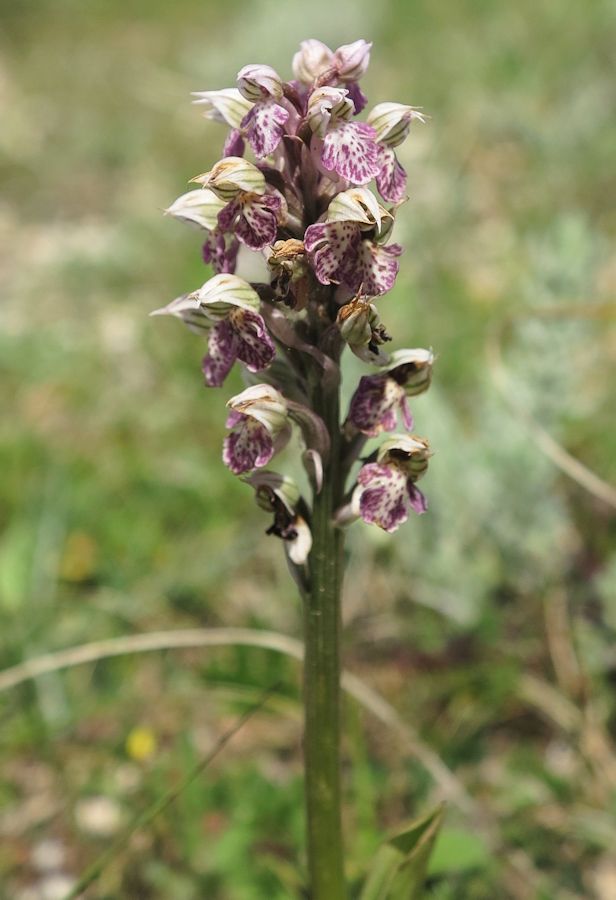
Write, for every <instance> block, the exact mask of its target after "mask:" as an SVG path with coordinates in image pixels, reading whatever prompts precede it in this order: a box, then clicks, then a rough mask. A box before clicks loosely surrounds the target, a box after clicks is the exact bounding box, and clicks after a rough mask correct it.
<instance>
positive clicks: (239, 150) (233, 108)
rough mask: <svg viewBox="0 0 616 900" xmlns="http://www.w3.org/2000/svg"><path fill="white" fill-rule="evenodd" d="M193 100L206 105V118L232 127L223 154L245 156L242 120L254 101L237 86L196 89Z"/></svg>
mask: <svg viewBox="0 0 616 900" xmlns="http://www.w3.org/2000/svg"><path fill="white" fill-rule="evenodd" d="M193 97H196V98H197V99H196V100H194V101H193V102H194V103H195V104H198V105H200V106H204V107H205V111H204V113H203V115H204V117H205V118H206V119H210V120H211V121H213V122H221V123H222V124H224V125H228V126H229V127H230V129H231V131H230V132H229V134H228V136H227V139H226V141H225V144H224V147H223V156H243V155H244V140H243V138H242V133H241V128H240V126H241V123H242V120H243V119H244V118H245V117H246V116H247V114H248V113H249V112H250V110H251V109H252V103H251V102H250V100H247V99H246V98H245V97H243V96H242V94H241V93H240V92H239V91H238V89H237V88H223V89H222V90H221V91H195V92H194V93H193Z"/></svg>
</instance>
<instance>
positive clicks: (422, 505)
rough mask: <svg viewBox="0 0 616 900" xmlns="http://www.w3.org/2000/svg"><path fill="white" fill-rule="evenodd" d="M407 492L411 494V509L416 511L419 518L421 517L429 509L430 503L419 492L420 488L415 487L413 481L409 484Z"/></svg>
mask: <svg viewBox="0 0 616 900" xmlns="http://www.w3.org/2000/svg"><path fill="white" fill-rule="evenodd" d="M407 490H408V494H409V503H410V504H411V509H413V510H415V512H416V513H417V515H418V516H421V515H422V514H423V513H425V512H426V511H427V509H428V501H427V500H426V498H425V497H424V495H423V494H422V492H421V491H420V490H419V488H418V487H415V485H414V484H413V482H412V481H409V482H408V484H407Z"/></svg>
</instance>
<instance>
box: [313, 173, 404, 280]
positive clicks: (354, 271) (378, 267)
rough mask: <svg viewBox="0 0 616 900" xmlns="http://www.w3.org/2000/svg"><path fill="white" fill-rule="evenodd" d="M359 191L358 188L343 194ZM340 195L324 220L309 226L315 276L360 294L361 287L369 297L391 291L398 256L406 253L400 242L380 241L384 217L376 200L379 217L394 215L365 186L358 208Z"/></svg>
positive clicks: (396, 271) (380, 214)
mask: <svg viewBox="0 0 616 900" xmlns="http://www.w3.org/2000/svg"><path fill="white" fill-rule="evenodd" d="M349 193H351V194H357V193H358V191H357V189H354V190H351V191H350V192H349V191H344V192H343V194H344V195H345V197H346V195H348V194H349ZM343 194H339V195H338V196H337V197H336V198H335V200H334V201H332V204H330V209H331V208H332V205H333V206H334V211H333V212H332V215H331V217H330V210H328V214H327V218H326V220H325V221H324V222H318V223H316V224H315V225H310V226H309V227H308V228H307V229H306V234H305V236H304V244H305V247H306V251H307V253H308V257H309V259H310V262H311V264H312V267H313V269H314V272H315V275H316V276H317V278H318V280H319V281H320V282H321V284H341V285H345V286H346V287H347V288H348V289H349V290H350V291H351V292H352V293H354V294H356V293H358V292H359V290H360V289H361V290H362V292H363V293H364V294H365V295H366V296H369V297H377V296H378V295H379V294H384V293H386V292H387V291H389V290H391V288H392V287H393V284H394V281H395V280H396V275H397V274H398V262H397V257H398V256H399V255H400V254H401V253H402V248H401V247H400V245H399V244H389V245H387V246H384V245H383V244H382V243H380V241H381V240H382V237H383V229H382V227H379V226H380V225H381V222H380V218H377V216H376V214H375V213H374V211H373V208H372V207H373V203H374V204H376V208H377V209H378V210H379V213H378V215H379V217H380V216H382V215H385V216H389V217H390V218H391V216H390V214H389V213H387V212H386V210H380V207H378V203H377V201H376V198H375V197H374V195H373V194H371V192H370V191H369V190H368V189H367V188H364V189H362V191H361V195H362V196H363V198H364V202H363V203H356V204H355V207H356V208H355V210H354V211H353V210H352V209H346V207H347V206H349V204H347V203H346V202H344V201H343V200H341V198H342V197H343Z"/></svg>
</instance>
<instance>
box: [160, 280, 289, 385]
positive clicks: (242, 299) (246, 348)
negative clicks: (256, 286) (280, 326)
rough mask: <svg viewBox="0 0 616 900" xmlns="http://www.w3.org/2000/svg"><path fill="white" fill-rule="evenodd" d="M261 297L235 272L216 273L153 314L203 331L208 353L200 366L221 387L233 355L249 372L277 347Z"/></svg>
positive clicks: (269, 359) (267, 359)
mask: <svg viewBox="0 0 616 900" xmlns="http://www.w3.org/2000/svg"><path fill="white" fill-rule="evenodd" d="M259 307H260V301H259V297H258V295H257V293H256V292H255V291H254V290H253V288H251V286H250V285H249V284H248V282H246V281H244V280H243V279H241V278H237V276H235V275H215V276H214V277H213V278H210V280H209V281H206V283H205V284H204V285H203V286H202V287H201V288H199V290H198V291H194V292H193V293H192V294H185V295H183V296H182V297H178V298H177V299H176V300H173V301H172V302H171V303H169V304H168V305H167V306H165V307H163V308H162V309H157V310H155V311H154V313H152V315H171V316H176V317H177V318H180V319H182V321H183V322H185V323H186V324H187V325H188V326H189V328H191V329H192V330H193V331H197V332H205V333H206V335H207V338H208V353H207V355H206V356H205V357H204V359H203V365H202V370H203V374H204V377H205V383H206V384H207V385H208V386H209V387H220V386H221V385H222V384H223V383H224V380H225V378H226V377H227V375H228V374H229V372H230V370H231V368H232V366H233V363H234V362H235V360H236V359H239V360H240V362H243V363H244V365H245V366H246V368H247V369H248V371H249V372H258V371H260V370H261V369H264V368H266V367H267V366H268V365H269V364H270V363H271V362H272V360H273V359H274V356H275V354H276V347H275V345H274V342H273V341H272V339H271V337H270V336H269V334H268V331H267V328H266V327H265V322H264V321H263V318H262V316H261V315H260V313H259Z"/></svg>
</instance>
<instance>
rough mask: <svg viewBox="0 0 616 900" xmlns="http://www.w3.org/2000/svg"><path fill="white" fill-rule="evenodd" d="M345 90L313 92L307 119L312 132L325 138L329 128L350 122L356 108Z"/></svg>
mask: <svg viewBox="0 0 616 900" xmlns="http://www.w3.org/2000/svg"><path fill="white" fill-rule="evenodd" d="M348 93H349V92H348V91H347V90H345V89H344V88H333V87H320V88H317V89H316V90H315V91H313V92H312V94H311V95H310V99H309V101H308V110H307V112H306V118H307V119H308V124H309V125H310V128H311V130H312V131H313V132H314V133H315V134H316V135H318V137H321V138H322V137H324V136H325V134H326V132H327V130H328V128H330V127H331V126H333V125H335V124H336V123H338V122H341V121H348V120H349V119H350V118H351V116H352V115H353V113H354V112H355V107H354V106H353V101H352V100H350V99H349V98H348Z"/></svg>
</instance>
